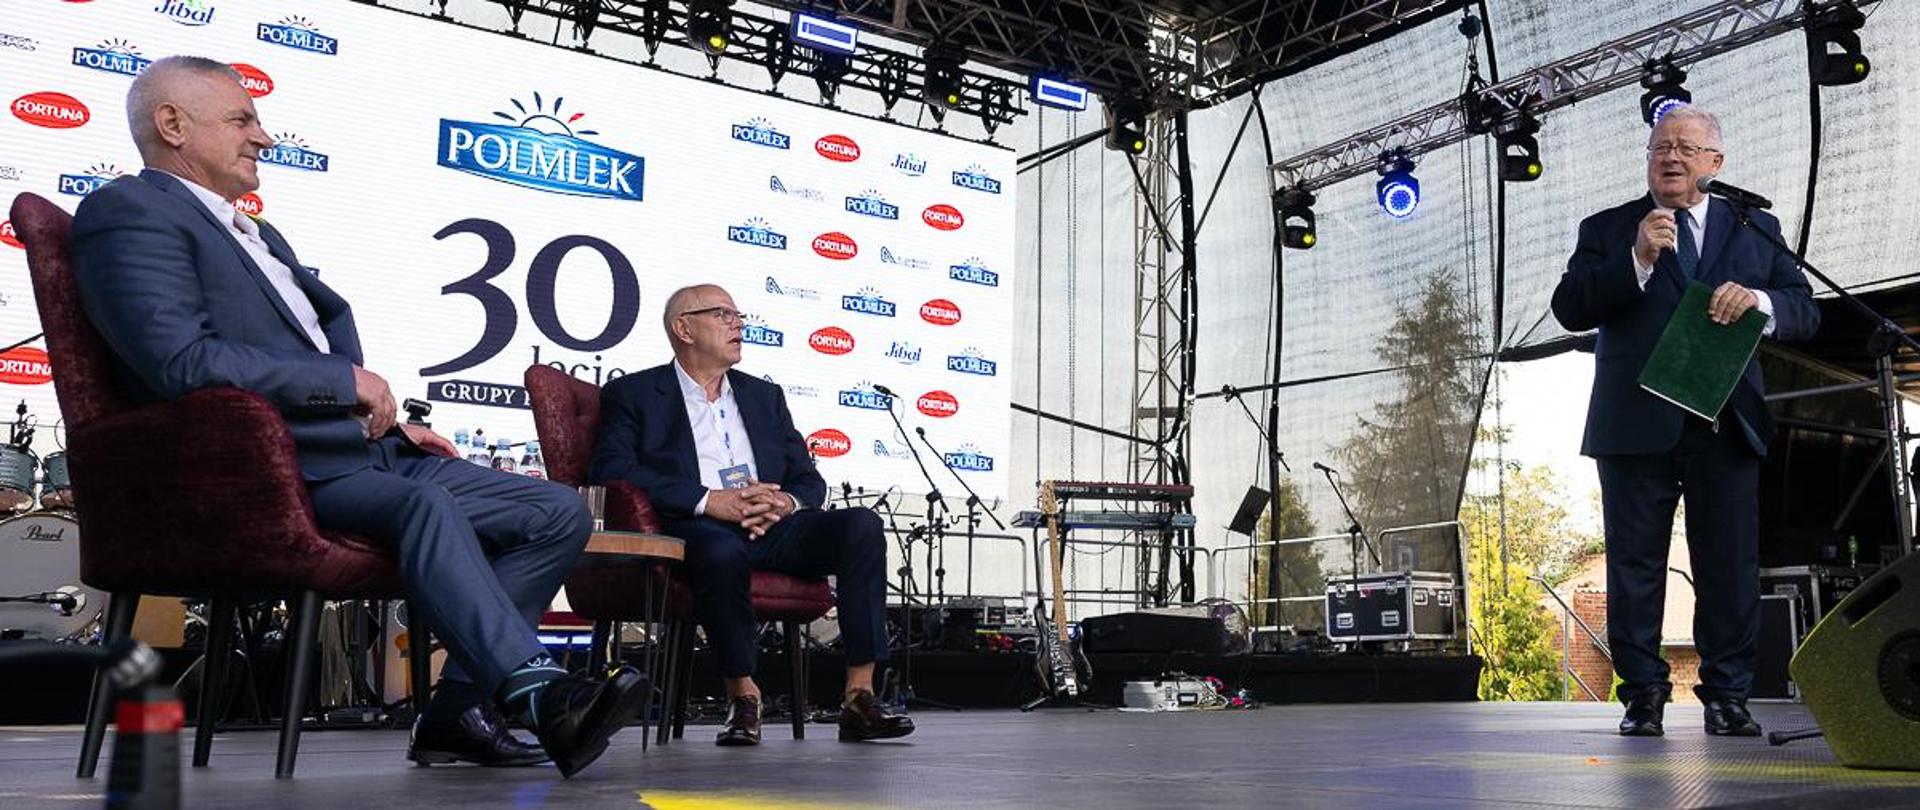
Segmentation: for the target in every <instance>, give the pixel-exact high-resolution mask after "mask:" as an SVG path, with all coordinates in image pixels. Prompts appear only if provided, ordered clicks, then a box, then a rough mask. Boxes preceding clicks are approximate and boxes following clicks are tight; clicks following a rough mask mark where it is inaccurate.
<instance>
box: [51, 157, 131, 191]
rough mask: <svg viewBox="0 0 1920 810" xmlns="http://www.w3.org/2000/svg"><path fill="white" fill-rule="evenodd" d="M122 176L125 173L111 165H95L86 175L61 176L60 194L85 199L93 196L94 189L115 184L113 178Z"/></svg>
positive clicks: (89, 168) (88, 169)
mask: <svg viewBox="0 0 1920 810" xmlns="http://www.w3.org/2000/svg"><path fill="white" fill-rule="evenodd" d="M122 174H125V172H122V171H120V170H119V169H118V168H115V167H114V165H113V164H111V163H95V164H93V165H92V166H90V167H88V168H87V171H86V173H85V174H63V175H60V184H59V189H60V193H61V194H71V195H73V196H75V197H85V196H87V195H88V194H92V193H93V190H94V189H97V188H99V187H101V186H104V185H106V184H108V183H110V182H113V178H115V177H119V176H120V175H122Z"/></svg>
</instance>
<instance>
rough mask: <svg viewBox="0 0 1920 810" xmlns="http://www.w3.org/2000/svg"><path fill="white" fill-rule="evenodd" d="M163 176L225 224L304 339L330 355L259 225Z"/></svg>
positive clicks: (308, 305) (309, 308) (194, 187)
mask: <svg viewBox="0 0 1920 810" xmlns="http://www.w3.org/2000/svg"><path fill="white" fill-rule="evenodd" d="M156 171H158V170H156ZM166 174H167V175H168V176H170V177H172V178H173V179H175V180H179V181H180V183H181V185H184V186H186V187H187V190H188V191H191V192H193V196H194V197H195V198H196V199H198V200H200V204H201V205H204V206H206V207H207V210H208V211H211V212H213V218H214V219H217V220H219V221H221V222H224V223H226V225H227V233H228V234H229V235H231V236H232V237H233V238H234V239H236V240H239V242H240V247H242V248H244V249H245V250H246V251H247V255H248V256H249V257H251V258H252V259H253V263H254V264H255V265H258V266H259V267H260V272H262V273H265V274H266V276H267V281H268V283H271V284H272V285H273V289H274V291H275V292H278V293H280V300H281V302H282V303H285V304H286V305H287V309H288V310H289V311H291V312H292V313H293V319H294V321H296V322H297V323H299V324H300V328H301V329H302V330H304V331H305V332H306V333H307V338H308V339H309V340H312V341H313V345H314V346H315V347H317V348H319V350H320V351H321V353H323V354H324V353H327V352H328V351H330V349H329V347H328V345H327V333H326V332H324V331H322V330H321V329H320V313H318V312H316V311H314V309H313V301H311V300H309V299H308V298H307V293H306V291H305V290H302V289H300V282H299V280H297V279H295V278H294V277H293V270H292V269H291V268H289V267H287V266H286V265H285V264H282V263H281V261H280V260H279V259H276V258H274V257H273V250H272V249H270V248H268V247H267V241H266V239H264V238H262V237H261V236H260V224H259V223H257V222H254V221H253V218H252V217H249V216H247V215H246V214H242V213H240V210H239V209H237V208H234V207H233V203H230V202H227V201H226V200H223V199H220V195H218V194H215V193H213V192H212V191H208V190H207V189H205V188H203V187H201V185H200V184H198V183H195V182H193V181H192V180H188V179H186V178H184V177H181V176H179V175H177V174H173V173H172V172H167V173H166ZM301 272H305V271H304V270H302V271H301Z"/></svg>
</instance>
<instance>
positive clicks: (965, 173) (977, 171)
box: [953, 163, 1000, 194]
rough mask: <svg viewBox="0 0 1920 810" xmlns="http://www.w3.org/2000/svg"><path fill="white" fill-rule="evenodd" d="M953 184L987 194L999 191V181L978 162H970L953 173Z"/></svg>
mask: <svg viewBox="0 0 1920 810" xmlns="http://www.w3.org/2000/svg"><path fill="white" fill-rule="evenodd" d="M953 184H954V185H956V186H959V187H961V188H965V189H972V190H974V191H984V192H986V193H988V194H999V193H1000V181H998V180H995V179H993V176H992V175H989V174H987V170H986V169H984V168H982V167H981V166H980V164H978V163H975V164H972V165H970V166H968V167H966V168H964V169H961V170H960V171H957V172H954V173H953Z"/></svg>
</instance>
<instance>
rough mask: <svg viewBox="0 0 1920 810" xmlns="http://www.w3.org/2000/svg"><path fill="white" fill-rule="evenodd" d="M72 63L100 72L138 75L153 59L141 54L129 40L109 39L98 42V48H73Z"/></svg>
mask: <svg viewBox="0 0 1920 810" xmlns="http://www.w3.org/2000/svg"><path fill="white" fill-rule="evenodd" d="M73 64H74V65H75V66H76V67H83V68H88V69H91V70H98V71H100V72H102V73H117V74H119V75H121V76H138V75H140V71H143V70H146V69H147V66H148V65H151V64H153V60H152V59H148V58H146V57H144V56H141V55H140V49H139V48H137V47H134V44H133V43H131V42H128V41H126V40H124V39H109V40H107V41H105V42H102V43H100V47H98V48H74V49H73Z"/></svg>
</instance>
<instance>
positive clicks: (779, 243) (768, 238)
mask: <svg viewBox="0 0 1920 810" xmlns="http://www.w3.org/2000/svg"><path fill="white" fill-rule="evenodd" d="M727 241H729V242H739V243H740V244H743V245H753V246H754V247H763V248H772V249H774V250H786V249H787V235H786V234H783V233H779V232H776V231H775V230H774V229H773V226H771V225H768V224H767V221H766V220H764V219H761V218H759V217H754V218H753V219H749V220H747V221H746V224H744V225H728V226H727Z"/></svg>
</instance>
